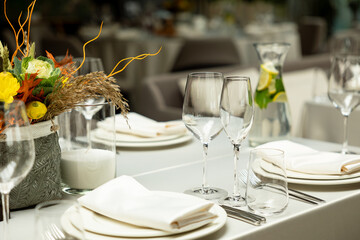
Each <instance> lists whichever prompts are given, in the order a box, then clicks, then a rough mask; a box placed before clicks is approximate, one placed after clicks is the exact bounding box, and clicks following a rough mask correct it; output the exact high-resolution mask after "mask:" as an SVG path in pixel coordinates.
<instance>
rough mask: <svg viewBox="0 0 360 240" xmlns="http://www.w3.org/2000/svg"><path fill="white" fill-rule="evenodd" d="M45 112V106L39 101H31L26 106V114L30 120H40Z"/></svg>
mask: <svg viewBox="0 0 360 240" xmlns="http://www.w3.org/2000/svg"><path fill="white" fill-rule="evenodd" d="M46 112H47V108H46V106H45V104H43V103H42V102H39V101H32V102H29V103H28V104H26V114H27V116H28V117H29V118H31V119H39V118H42V117H43V116H44V115H45V113H46Z"/></svg>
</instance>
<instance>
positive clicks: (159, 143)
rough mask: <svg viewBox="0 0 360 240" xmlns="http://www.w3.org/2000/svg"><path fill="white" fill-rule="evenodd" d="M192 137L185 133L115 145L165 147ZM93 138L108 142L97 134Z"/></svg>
mask: <svg viewBox="0 0 360 240" xmlns="http://www.w3.org/2000/svg"><path fill="white" fill-rule="evenodd" d="M192 138H193V136H192V135H191V134H185V135H177V137H176V138H172V139H169V140H162V141H149V142H115V145H116V146H117V147H129V148H149V147H165V146H171V145H176V144H180V143H184V142H187V141H190V140H191V139H192ZM92 140H93V141H94V142H99V143H105V144H106V143H108V142H107V141H106V140H104V139H100V138H98V137H96V136H92Z"/></svg>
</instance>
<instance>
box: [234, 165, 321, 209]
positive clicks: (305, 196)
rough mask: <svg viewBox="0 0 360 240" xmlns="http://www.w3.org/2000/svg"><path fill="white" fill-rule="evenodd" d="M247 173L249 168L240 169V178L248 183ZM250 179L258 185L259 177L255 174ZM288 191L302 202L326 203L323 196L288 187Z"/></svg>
mask: <svg viewBox="0 0 360 240" xmlns="http://www.w3.org/2000/svg"><path fill="white" fill-rule="evenodd" d="M247 174H248V172H247V170H242V171H240V180H241V181H242V182H243V183H244V184H246V183H247ZM250 181H251V184H254V185H258V183H259V180H258V179H257V177H256V176H255V175H254V176H252V177H251V178H250ZM288 192H289V196H290V197H292V198H294V199H297V200H300V201H302V202H306V203H309V204H314V205H317V204H319V203H324V202H325V200H323V199H321V198H318V197H315V196H312V195H309V194H307V193H304V192H300V191H298V190H295V189H291V188H288Z"/></svg>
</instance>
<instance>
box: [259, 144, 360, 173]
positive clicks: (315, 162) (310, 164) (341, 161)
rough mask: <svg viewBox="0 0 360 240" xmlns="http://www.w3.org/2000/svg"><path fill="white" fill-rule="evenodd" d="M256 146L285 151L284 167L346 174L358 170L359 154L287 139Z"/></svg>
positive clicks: (307, 171)
mask: <svg viewBox="0 0 360 240" xmlns="http://www.w3.org/2000/svg"><path fill="white" fill-rule="evenodd" d="M257 148H277V149H281V150H283V151H284V152H285V164H286V168H287V169H289V170H292V171H297V172H303V173H309V174H348V173H352V172H355V171H359V170H360V155H354V154H345V155H344V154H341V153H333V152H322V151H317V150H315V149H312V148H310V147H307V146H304V145H301V144H298V143H295V142H292V141H288V140H282V141H275V142H269V143H265V144H263V145H260V146H258V147H257Z"/></svg>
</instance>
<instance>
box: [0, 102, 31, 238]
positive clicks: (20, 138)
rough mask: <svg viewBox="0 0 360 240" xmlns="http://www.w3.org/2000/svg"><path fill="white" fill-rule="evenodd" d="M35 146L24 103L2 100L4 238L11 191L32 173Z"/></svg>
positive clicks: (0, 147) (0, 181)
mask: <svg viewBox="0 0 360 240" xmlns="http://www.w3.org/2000/svg"><path fill="white" fill-rule="evenodd" d="M34 161H35V146H34V140H33V138H32V132H31V129H30V124H29V120H28V118H27V115H26V110H25V106H24V103H23V102H22V101H18V100H14V101H13V102H12V103H4V102H0V192H1V195H2V206H3V207H2V209H3V216H4V223H3V228H4V229H3V234H2V236H3V238H2V239H8V238H7V237H8V236H7V231H8V224H9V194H10V191H11V190H12V189H13V188H14V187H15V186H16V185H18V184H19V183H20V182H21V181H22V180H23V179H24V178H25V177H26V175H27V174H28V173H29V172H30V170H31V168H32V166H33V164H34Z"/></svg>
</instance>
